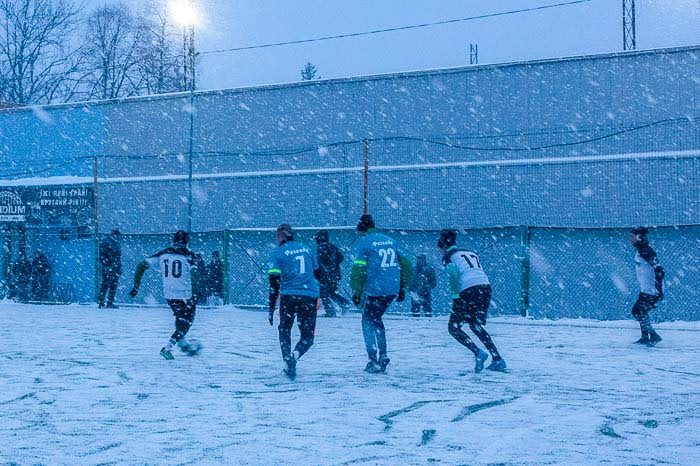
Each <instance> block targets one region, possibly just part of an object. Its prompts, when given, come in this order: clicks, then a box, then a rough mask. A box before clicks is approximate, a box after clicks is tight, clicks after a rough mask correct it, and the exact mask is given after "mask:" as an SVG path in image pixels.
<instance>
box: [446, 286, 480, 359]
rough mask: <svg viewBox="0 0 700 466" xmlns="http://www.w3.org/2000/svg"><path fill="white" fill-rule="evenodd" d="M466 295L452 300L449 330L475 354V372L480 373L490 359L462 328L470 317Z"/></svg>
mask: <svg viewBox="0 0 700 466" xmlns="http://www.w3.org/2000/svg"><path fill="white" fill-rule="evenodd" d="M465 296H466V295H460V297H459V298H457V299H453V300H452V313H451V314H450V319H449V321H448V323H447V330H448V331H449V332H450V335H452V337H453V338H454V339H455V340H457V341H458V342H459V343H460V344H461V345H462V346H464V347H465V348H467V349H468V350H469V351H471V352H472V353H473V354H474V361H475V363H474V372H477V373H478V372H481V371H482V370H483V368H484V361H486V359H488V354H487V353H486V352H484V351H482V350H481V349H480V348H479V347H478V346H476V344H475V343H474V342H473V341H472V339H471V338H469V335H467V333H466V332H465V331H464V330H462V325H463V324H464V323H465V322H468V321H469V319H470V314H469V306H468V303H467V301H466V300H465Z"/></svg>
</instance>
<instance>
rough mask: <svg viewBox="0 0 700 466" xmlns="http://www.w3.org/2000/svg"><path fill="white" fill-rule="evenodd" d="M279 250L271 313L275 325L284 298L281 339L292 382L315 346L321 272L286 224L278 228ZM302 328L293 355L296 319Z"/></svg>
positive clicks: (272, 282)
mask: <svg viewBox="0 0 700 466" xmlns="http://www.w3.org/2000/svg"><path fill="white" fill-rule="evenodd" d="M277 242H278V243H279V246H278V247H276V248H275V249H274V250H273V251H272V254H271V255H270V269H269V271H268V272H269V276H270V312H269V315H268V320H269V322H270V325H273V324H274V314H275V305H276V303H277V297H278V296H279V297H280V323H279V327H278V329H279V338H280V348H281V349H282V359H283V360H284V362H285V364H286V365H287V367H286V368H285V369H284V373H285V374H286V375H287V377H289V378H290V379H291V380H294V378H295V377H296V366H297V361H298V360H299V358H300V357H302V356H303V355H304V353H306V352H307V351H308V350H309V348H311V345H313V344H314V333H315V331H316V311H317V308H318V297H319V284H318V276H319V269H318V263H317V262H316V257H315V255H314V254H313V253H312V252H311V249H309V247H308V246H306V245H305V244H303V243H300V242H298V241H294V232H293V231H292V227H290V226H289V225H287V224H286V223H283V224H282V225H280V226H279V227H278V228H277ZM295 317H296V319H297V325H298V326H299V332H300V333H301V335H300V336H299V341H298V342H297V344H296V346H295V347H294V352H293V353H292V326H293V325H294V318H295Z"/></svg>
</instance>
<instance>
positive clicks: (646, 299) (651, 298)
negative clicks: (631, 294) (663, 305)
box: [632, 293, 659, 319]
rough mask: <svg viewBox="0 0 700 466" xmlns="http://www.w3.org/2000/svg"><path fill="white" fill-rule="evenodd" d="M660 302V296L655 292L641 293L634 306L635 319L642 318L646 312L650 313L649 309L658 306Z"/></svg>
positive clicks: (633, 314)
mask: <svg viewBox="0 0 700 466" xmlns="http://www.w3.org/2000/svg"><path fill="white" fill-rule="evenodd" d="M658 302H659V297H658V296H656V295H653V294H647V293H639V296H638V297H637V301H636V302H635V303H634V306H632V316H633V317H634V318H635V319H638V318H640V317H641V316H642V315H644V314H648V313H649V311H651V310H652V309H654V308H655V307H656V303H658Z"/></svg>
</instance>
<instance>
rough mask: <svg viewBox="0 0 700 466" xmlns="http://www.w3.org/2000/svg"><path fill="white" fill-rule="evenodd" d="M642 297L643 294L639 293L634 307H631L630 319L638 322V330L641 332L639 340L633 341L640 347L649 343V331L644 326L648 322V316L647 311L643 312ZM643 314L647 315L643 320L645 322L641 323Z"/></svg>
mask: <svg viewBox="0 0 700 466" xmlns="http://www.w3.org/2000/svg"><path fill="white" fill-rule="evenodd" d="M644 296H645V295H644V294H643V293H639V296H638V297H637V301H635V303H634V305H633V306H632V317H634V320H636V321H637V322H639V329H640V330H641V332H642V336H641V338H639V340H637V341H635V343H637V344H640V345H646V344H647V343H649V330H648V327H647V326H646V325H645V324H646V322H648V320H649V316H648V310H647V311H646V312H645V308H646V300H645V299H644ZM645 313H647V316H646V319H644V321H645V322H642V320H643V317H644V314H645Z"/></svg>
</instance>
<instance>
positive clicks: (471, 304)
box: [438, 230, 506, 372]
mask: <svg viewBox="0 0 700 466" xmlns="http://www.w3.org/2000/svg"><path fill="white" fill-rule="evenodd" d="M438 249H439V250H440V253H441V254H442V258H443V264H444V265H445V271H446V272H447V275H448V276H449V279H450V289H451V291H452V314H451V315H450V321H449V324H448V327H447V328H448V330H449V332H450V335H452V336H453V337H454V338H455V340H457V341H458V342H459V343H461V344H462V345H464V346H465V347H467V349H469V350H470V351H471V352H472V353H474V358H475V360H476V364H475V366H474V372H481V371H482V369H483V368H484V362H485V361H486V359H488V354H487V353H486V352H485V351H483V350H482V349H480V348H479V347H478V346H477V345H476V344H475V343H474V342H473V341H472V340H471V338H469V335H467V334H466V332H464V330H462V325H463V324H464V323H467V324H468V325H469V328H470V329H471V331H472V332H474V335H476V336H477V338H479V340H481V342H482V343H483V344H484V346H485V347H486V349H487V350H489V353H491V358H492V362H491V364H490V365H489V366H488V367H487V369H489V370H492V371H505V370H506V362H505V361H504V360H503V358H502V357H501V355H500V354H499V352H498V349H496V345H495V344H494V343H493V340H492V339H491V335H489V333H488V332H487V331H486V329H485V328H484V325H486V314H487V312H488V309H489V304H490V303H491V285H490V284H489V279H488V277H487V276H486V273H484V269H482V268H481V263H480V262H479V257H478V256H477V255H476V254H475V253H473V252H471V251H467V250H465V249H458V248H457V232H456V231H454V230H442V232H440V239H439V240H438Z"/></svg>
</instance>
